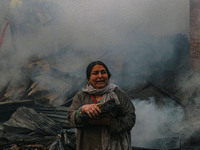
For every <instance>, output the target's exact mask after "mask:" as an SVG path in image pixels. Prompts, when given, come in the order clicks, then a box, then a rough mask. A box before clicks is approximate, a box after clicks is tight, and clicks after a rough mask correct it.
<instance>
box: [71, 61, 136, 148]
mask: <svg viewBox="0 0 200 150" xmlns="http://www.w3.org/2000/svg"><path fill="white" fill-rule="evenodd" d="M86 75H87V80H88V82H87V83H86V84H85V85H84V86H83V88H82V91H80V92H78V93H77V94H76V95H75V97H74V99H73V102H72V105H71V106H70V108H69V110H68V112H69V115H68V119H69V122H70V124H71V125H72V126H73V127H76V128H77V147H76V149H77V150H131V136H130V130H131V129H132V127H133V126H134V124H135V108H134V106H133V104H132V102H131V100H130V98H129V97H128V95H127V94H126V93H125V92H124V91H123V90H122V89H120V88H119V87H117V86H116V85H115V84H112V83H109V79H110V77H111V74H110V72H109V70H108V68H107V66H106V65H105V64H104V63H103V62H101V61H94V62H92V63H90V64H89V65H88V67H87V70H86ZM110 99H114V101H115V103H117V104H119V105H120V106H121V108H122V110H123V112H124V114H125V116H123V117H112V116H110V115H109V114H108V115H106V116H104V117H100V115H101V109H100V108H99V106H100V105H103V103H105V102H107V101H109V100H110ZM82 114H87V115H88V116H89V119H87V120H81V119H80V116H81V115H82Z"/></svg>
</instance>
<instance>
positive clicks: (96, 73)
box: [89, 65, 108, 89]
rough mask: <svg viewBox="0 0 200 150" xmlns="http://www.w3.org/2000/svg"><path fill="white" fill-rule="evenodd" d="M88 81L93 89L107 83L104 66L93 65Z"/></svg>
mask: <svg viewBox="0 0 200 150" xmlns="http://www.w3.org/2000/svg"><path fill="white" fill-rule="evenodd" d="M89 81H90V83H91V84H92V86H93V87H94V88H95V89H101V88H103V87H105V86H106V84H107V83H108V73H107V71H106V69H105V68H104V66H102V65H95V66H94V67H93V68H92V71H91V74H90V79H89Z"/></svg>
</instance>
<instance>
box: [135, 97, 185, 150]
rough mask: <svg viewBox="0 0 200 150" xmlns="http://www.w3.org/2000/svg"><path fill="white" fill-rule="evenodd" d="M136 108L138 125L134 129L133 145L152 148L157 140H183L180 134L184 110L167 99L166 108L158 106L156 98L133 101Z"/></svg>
mask: <svg viewBox="0 0 200 150" xmlns="http://www.w3.org/2000/svg"><path fill="white" fill-rule="evenodd" d="M133 104H134V105H135V107H136V116H137V118H136V124H135V126H134V127H133V129H132V145H133V146H136V147H148V148H149V147H150V146H151V144H152V142H153V141H154V140H155V139H159V138H160V139H162V138H173V137H178V138H181V136H180V134H179V133H178V131H179V129H180V128H181V127H182V126H183V123H184V110H183V108H182V107H180V106H177V105H175V104H174V102H173V100H170V99H166V104H165V105H164V106H158V105H157V104H156V103H155V100H154V98H150V99H149V100H136V99H135V100H133ZM154 148H155V147H154Z"/></svg>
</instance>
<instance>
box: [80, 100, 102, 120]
mask: <svg viewBox="0 0 200 150" xmlns="http://www.w3.org/2000/svg"><path fill="white" fill-rule="evenodd" d="M101 104H102V103H99V104H87V105H83V106H82V108H81V113H86V114H88V116H89V117H90V118H96V117H98V115H99V113H101V110H100V109H99V107H98V105H101Z"/></svg>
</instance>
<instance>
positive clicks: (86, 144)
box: [68, 88, 136, 150]
mask: <svg viewBox="0 0 200 150" xmlns="http://www.w3.org/2000/svg"><path fill="white" fill-rule="evenodd" d="M114 92H115V94H116V95H117V96H118V99H119V101H120V105H121V106H122V109H123V110H124V112H125V117H120V118H118V119H116V118H111V126H103V125H94V124H87V125H77V124H76V123H75V114H76V112H77V110H78V109H79V108H80V107H81V106H83V105H85V104H93V101H92V99H91V97H90V96H89V94H88V93H85V92H83V91H80V92H79V93H77V94H76V96H75V97H74V99H73V102H72V105H71V106H70V108H69V110H68V112H69V114H68V120H69V122H70V124H71V125H72V126H73V127H76V128H77V148H76V149H77V150H102V145H103V144H104V141H102V138H101V133H102V130H103V129H106V130H108V131H109V132H110V134H111V138H114V139H115V138H116V139H117V138H118V137H119V136H118V135H119V133H121V132H127V133H128V136H129V137H128V138H129V148H131V136H130V131H131V129H132V127H133V126H134V124H135V119H136V116H135V107H134V105H133V103H132V102H131V99H130V98H129V96H128V95H127V94H126V93H125V92H124V91H123V90H122V89H120V88H116V89H115V90H114ZM104 140H106V139H104Z"/></svg>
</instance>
